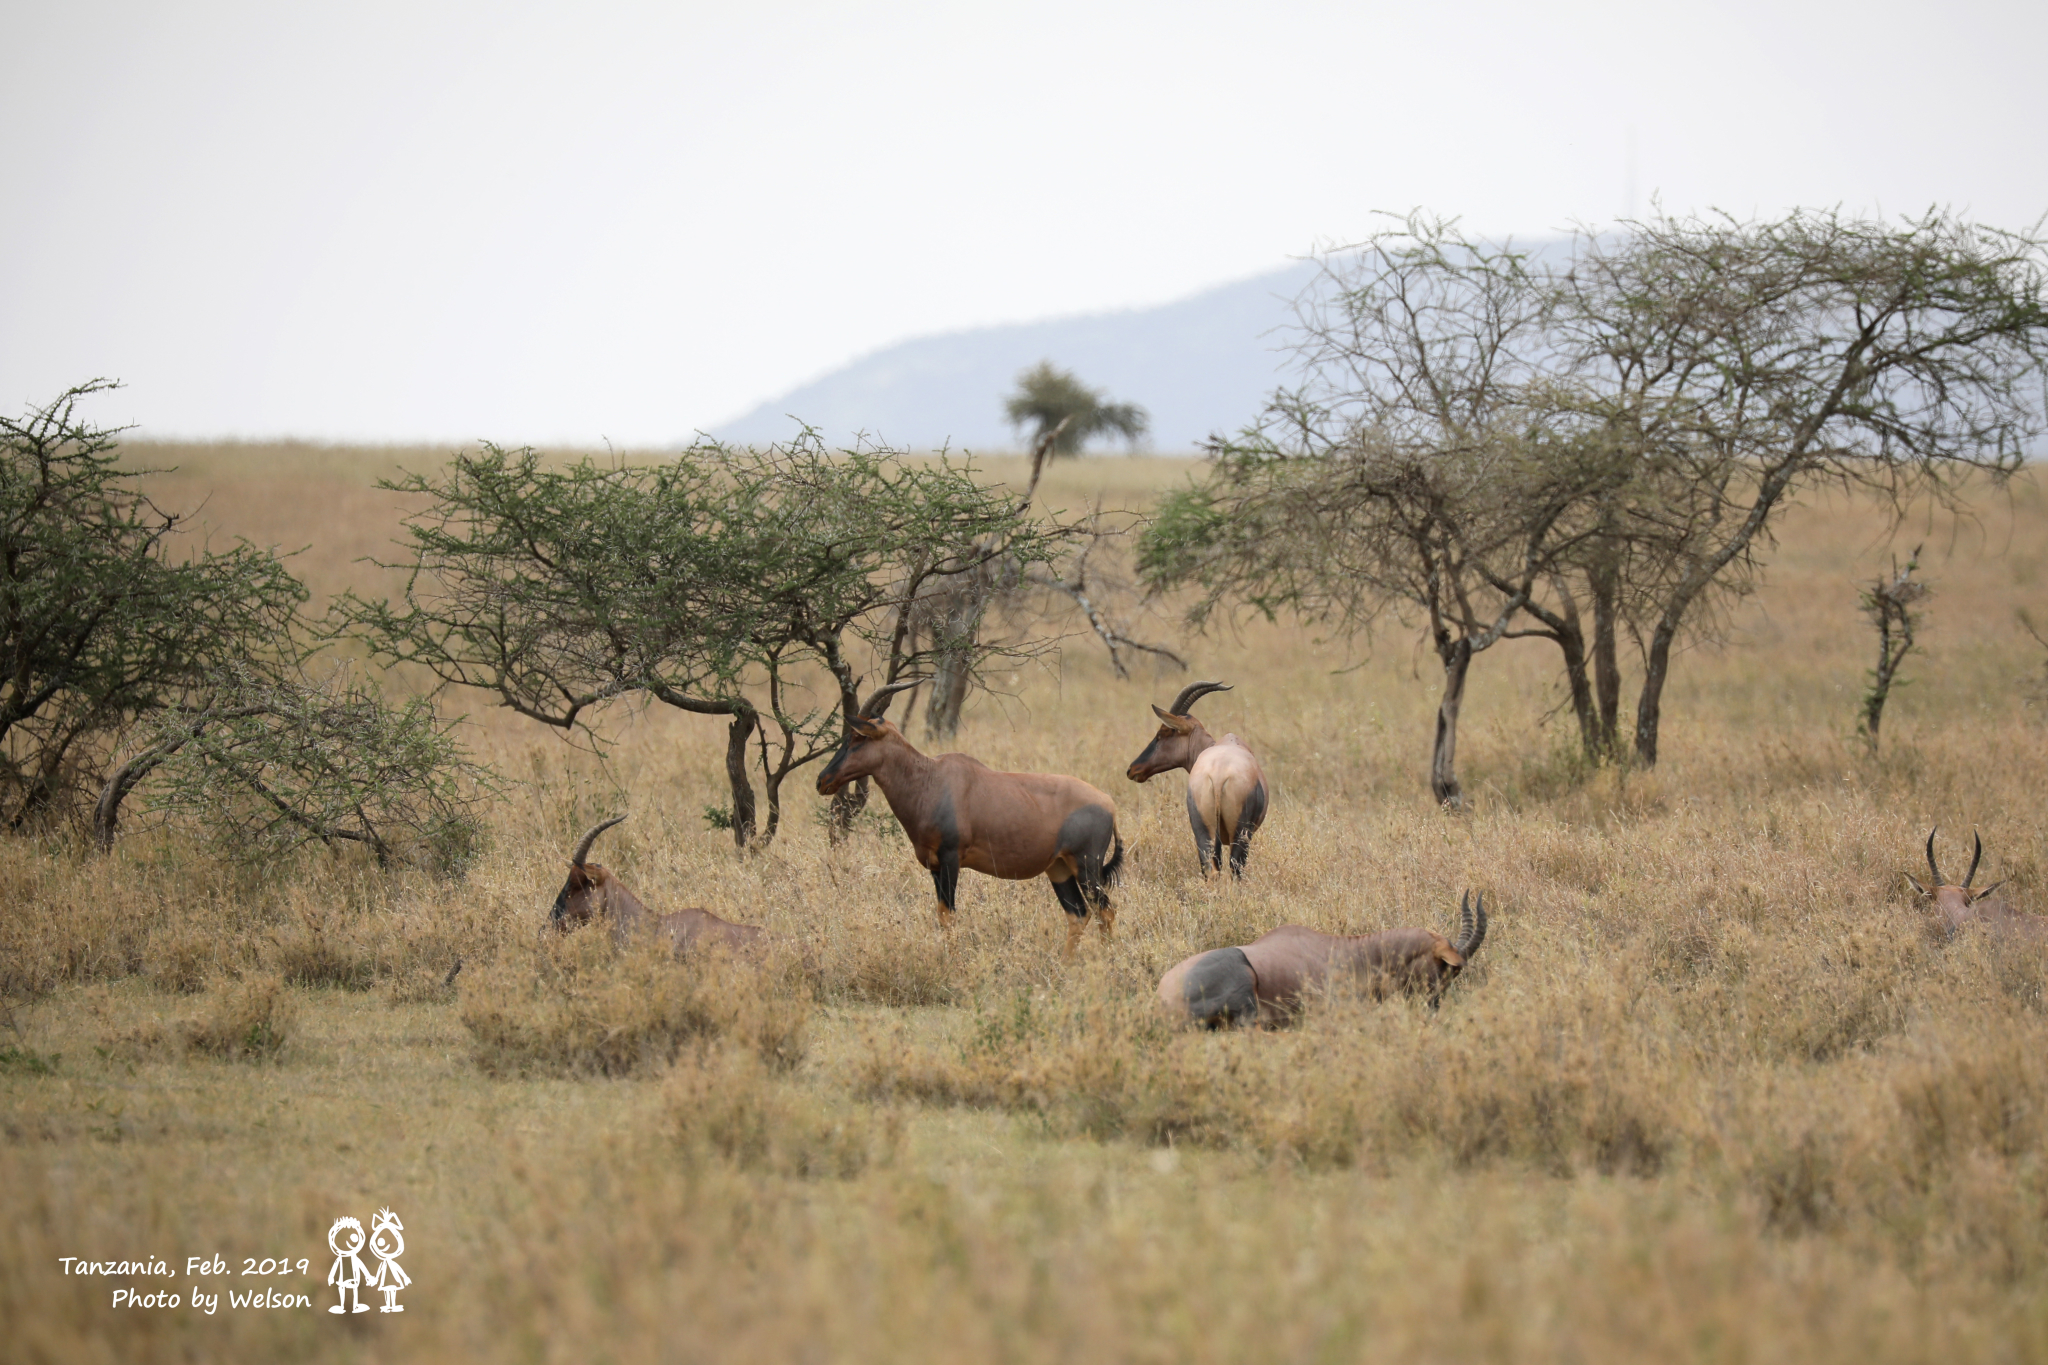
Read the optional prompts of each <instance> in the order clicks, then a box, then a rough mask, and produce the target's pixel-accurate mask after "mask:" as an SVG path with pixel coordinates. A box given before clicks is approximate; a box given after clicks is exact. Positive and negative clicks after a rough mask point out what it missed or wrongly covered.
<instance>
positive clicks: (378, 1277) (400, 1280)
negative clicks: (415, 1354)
mask: <svg viewBox="0 0 2048 1365" xmlns="http://www.w3.org/2000/svg"><path fill="white" fill-rule="evenodd" d="M370 1251H371V1254H373V1255H374V1256H376V1258H377V1262H378V1264H377V1273H376V1274H375V1275H372V1276H371V1277H370V1278H369V1279H368V1280H367V1281H365V1283H366V1284H369V1285H371V1286H373V1287H375V1288H377V1289H381V1290H383V1291H384V1306H383V1307H382V1308H379V1309H378V1310H377V1311H378V1312H380V1313H403V1312H404V1311H405V1305H404V1304H402V1303H400V1302H399V1301H398V1291H399V1290H401V1289H403V1288H405V1287H406V1286H407V1285H409V1284H411V1283H412V1277H411V1276H409V1275H407V1274H406V1273H405V1271H403V1270H401V1269H400V1268H399V1265H398V1258H399V1257H401V1256H403V1255H405V1224H403V1223H401V1222H399V1221H398V1215H397V1214H395V1213H393V1212H392V1211H391V1210H390V1209H379V1210H377V1216H376V1217H375V1218H372V1219H371V1220H370Z"/></svg>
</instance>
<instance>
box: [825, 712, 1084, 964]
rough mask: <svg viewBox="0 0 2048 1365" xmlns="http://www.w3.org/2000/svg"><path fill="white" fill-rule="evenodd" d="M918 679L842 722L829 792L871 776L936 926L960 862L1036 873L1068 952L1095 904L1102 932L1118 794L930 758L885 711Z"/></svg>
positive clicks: (1050, 776) (948, 920)
mask: <svg viewBox="0 0 2048 1365" xmlns="http://www.w3.org/2000/svg"><path fill="white" fill-rule="evenodd" d="M916 685H917V684H916V683H915V682H900V683H894V684H891V685H890V686H888V687H884V688H882V689H881V690H879V691H877V692H876V693H875V694H874V695H873V696H871V697H869V698H868V699H867V700H866V701H865V702H863V703H861V707H860V710H859V712H858V713H857V714H855V715H854V716H853V718H852V719H851V720H850V721H849V722H848V725H847V732H846V743H845V744H844V745H842V746H841V747H840V750H839V752H838V753H837V754H835V755H834V756H833V758H832V762H831V763H830V764H828V765H827V766H826V768H825V771H823V772H821V773H819V774H818V794H819V795H820V796H831V795H832V794H833V793H835V792H837V791H838V790H839V789H840V788H841V787H844V786H845V785H846V784H847V783H849V782H851V781H853V780H854V779H856V778H861V777H872V778H873V779H874V780H875V785H876V786H878V787H880V788H881V789H882V795H883V797H885V798H886V799H887V800H888V802H889V809H890V810H891V811H893V812H895V814H896V819H897V822H898V823H900V824H901V825H902V826H903V832H904V833H905V834H907V835H909V836H910V847H911V851H912V852H913V853H915V854H916V855H917V861H918V862H919V863H920V864H922V865H923V866H924V867H926V868H928V869H930V871H931V874H932V887H933V889H934V891H935V892H936V893H937V896H938V901H939V926H940V927H941V928H950V927H951V926H952V923H953V909H954V905H955V892H956V889H957V887H958V886H959V882H960V869H961V868H963V867H966V868H972V869H973V870H974V871H976V872H985V873H987V874H988V875H989V876H991V877H1003V878H1006V879H1007V880H1010V881H1028V880H1029V879H1030V878H1032V877H1036V876H1038V875H1039V874H1040V873H1041V872H1042V873H1044V874H1045V876H1046V878H1047V879H1048V880H1049V881H1051V882H1052V891H1053V894H1054V895H1055V896H1057V897H1059V902H1060V909H1062V910H1064V911H1066V912H1067V916H1068V918H1067V947H1066V952H1067V955H1068V956H1069V957H1071V956H1072V955H1073V952H1074V945H1075V944H1076V943H1077V942H1079V941H1080V937H1081V930H1082V928H1083V927H1084V926H1086V924H1087V923H1088V911H1089V910H1090V909H1091V908H1093V909H1094V911H1095V913H1096V917H1097V923H1098V924H1099V925H1100V927H1101V929H1102V936H1103V937H1104V938H1105V939H1106V938H1108V937H1109V936H1110V931H1111V930H1112V929H1113V928H1114V926H1115V924H1116V910H1115V909H1114V908H1113V907H1112V906H1111V905H1110V903H1109V893H1108V890H1107V886H1108V883H1109V881H1110V880H1111V879H1112V878H1114V877H1115V876H1116V872H1117V868H1118V866H1119V865H1121V864H1122V862H1123V857H1124V841H1123V838H1122V836H1120V835H1119V834H1118V833H1117V829H1116V803H1115V802H1113V801H1111V800H1110V799H1109V797H1108V796H1106V795H1104V794H1103V793H1102V792H1101V791H1099V790H1097V789H1096V788H1094V787H1091V786H1089V785H1088V784H1087V783H1086V782H1083V781H1082V780H1081V779H1080V778H1078V777H1065V776H1061V775H1060V774H1057V773H999V772H996V771H994V770H993V769H991V768H987V767H984V766H983V765H982V764H980V763H978V762H976V761H975V760H974V759H971V758H969V757H968V756H967V755H966V754H940V755H939V756H938V757H937V758H928V757H926V756H925V755H924V754H921V753H919V752H918V751H917V750H916V749H914V748H912V747H911V745H910V741H909V740H907V739H905V738H904V737H903V732H902V731H901V730H898V729H897V728H896V726H895V725H894V724H893V723H891V722H890V721H888V720H885V719H883V714H884V713H885V712H887V711H888V709H889V699H890V698H891V697H893V696H894V695H895V694H896V693H898V692H901V691H903V690H904V689H906V688H910V687H915V686H916Z"/></svg>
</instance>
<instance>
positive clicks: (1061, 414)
mask: <svg viewBox="0 0 2048 1365" xmlns="http://www.w3.org/2000/svg"><path fill="white" fill-rule="evenodd" d="M1003 411H1004V412H1005V413H1007V414H1008V415H1009V419H1010V425H1011V426H1013V427H1017V428H1019V429H1022V428H1026V427H1028V428H1030V439H1031V442H1032V444H1033V445H1036V444H1038V443H1039V442H1040V441H1042V440H1045V439H1046V438H1047V437H1048V436H1050V437H1051V439H1052V447H1051V448H1052V453H1053V454H1054V455H1078V454H1080V453H1081V447H1083V446H1085V445H1087V444H1088V442H1089V441H1091V440H1092V439H1094V438H1095V437H1097V436H1121V437H1122V438H1124V439H1125V440H1126V441H1130V442H1132V443H1133V444H1135V443H1136V442H1137V441H1139V440H1140V439H1142V438H1143V437H1144V435H1145V432H1146V430H1147V429H1148V428H1149V426H1150V418H1149V417H1148V416H1147V415H1146V412H1145V410H1144V409H1143V408H1141V407H1139V406H1138V405H1137V404H1135V403H1112V402H1110V401H1109V397H1108V395H1106V394H1104V393H1102V392H1100V391H1099V390H1096V389H1091V388H1089V387H1088V386H1087V385H1086V384H1083V383H1082V382H1081V381H1080V380H1079V379H1077V378H1075V377H1074V375H1073V374H1072V373H1071V372H1069V371H1067V370H1062V369H1059V368H1057V367H1056V366H1054V365H1053V363H1052V362H1051V361H1050V360H1041V361H1039V362H1038V363H1037V364H1036V365H1034V366H1032V367H1031V368H1030V369H1028V370H1026V371H1024V373H1022V374H1020V375H1018V376H1017V391H1016V392H1015V393H1013V394H1011V395H1010V396H1009V397H1008V398H1007V399H1005V400H1004V401H1003Z"/></svg>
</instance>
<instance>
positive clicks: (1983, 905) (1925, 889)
mask: <svg viewBox="0 0 2048 1365" xmlns="http://www.w3.org/2000/svg"><path fill="white" fill-rule="evenodd" d="M1940 829H1941V826H1939V825H1936V826H1935V827H1934V828H1933V829H1931V830H1928V831H1927V870H1928V872H1930V873H1931V874H1933V877H1934V882H1933V885H1931V886H1922V885H1920V883H1919V882H1917V881H1914V879H1913V874H1912V873H1910V872H1909V873H1907V874H1906V880H1907V881H1909V882H1912V883H1913V889H1914V890H1915V891H1917V892H1919V893H1920V897H1921V899H1922V900H1924V901H1925V902H1926V903H1927V908H1928V910H1930V911H1931V912H1933V915H1934V918H1935V921H1936V923H1938V924H1939V925H1940V926H1941V928H1942V931H1943V934H1944V936H1945V937H1948V938H1954V937H1955V936H1956V934H1957V933H1959V932H1960V931H1961V930H1962V928H1963V926H1964V925H1966V924H1975V925H1979V926H1981V927H1982V928H1984V929H1986V930H1988V931H1989V932H1991V933H1994V934H2001V935H2008V936H2011V935H2018V936H2022V937H2026V938H2032V939H2036V940H2043V941H2048V919H2043V918H2042V917H2041V916H2039V915H2027V914H2022V913H2021V912H2020V911H2018V910H2015V909H2013V908H2012V906H2010V905H2008V904H2007V903H2006V901H2005V898H2004V897H2002V896H1999V895H1996V894H1994V893H1995V892H1996V891H1997V890H1998V888H1999V887H2001V886H2004V885H2005V883H2004V882H2002V881H1997V882H1993V883H1992V884H1991V885H1989V886H1983V887H1978V888H1977V889H1975V890H1972V889H1971V887H1970V883H1971V882H1973V881H1975V880H1976V879H1977V864H1978V863H1980V862H1982V861H1983V859H1984V838H1983V836H1982V835H1976V836H1973V837H1974V838H1975V842H1976V846H1975V848H1974V849H1973V850H1972V851H1971V853H1970V870H1969V871H1968V872H1966V873H1964V874H1963V883H1962V885H1961V886H1957V885H1955V884H1954V883H1953V882H1947V881H1943V880H1942V876H1941V868H1940V867H1938V866H1937V865H1936V864H1935V861H1934V836H1935V834H1936V833H1937V832H1938V831H1939V830H1940Z"/></svg>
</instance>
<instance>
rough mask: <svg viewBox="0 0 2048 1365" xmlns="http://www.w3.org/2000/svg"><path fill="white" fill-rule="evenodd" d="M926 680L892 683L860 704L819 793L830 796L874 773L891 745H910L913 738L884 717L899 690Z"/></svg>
mask: <svg viewBox="0 0 2048 1365" xmlns="http://www.w3.org/2000/svg"><path fill="white" fill-rule="evenodd" d="M923 681H924V680H923V679H922V678H912V679H911V680H910V681H908V682H899V683H891V684H889V685H888V686H887V687H884V688H881V689H880V690H878V691H876V692H874V693H873V694H872V695H870V696H869V697H868V699H867V700H866V701H864V702H862V703H861V704H860V710H859V711H857V712H855V713H854V715H853V716H852V717H851V718H850V719H848V721H847V722H846V742H845V743H844V744H842V745H840V746H839V752H838V753H836V754H834V755H833V756H832V761H831V762H830V763H828V764H826V765H825V771H823V772H821V773H819V774H818V795H820V796H831V795H833V794H835V793H836V792H837V791H838V790H839V789H840V788H841V787H843V786H845V785H846V784H847V783H849V782H852V781H855V780H856V779H859V778H863V777H871V776H873V775H874V773H875V772H876V770H878V769H879V768H880V767H881V766H882V764H883V763H884V762H886V761H887V759H888V757H889V753H890V751H891V750H892V749H898V748H902V749H908V748H910V741H909V740H907V739H905V738H904V737H903V732H902V731H901V730H899V729H897V728H896V726H895V725H894V724H893V723H892V722H890V721H888V720H885V719H883V717H884V716H885V715H886V714H887V713H888V710H889V703H890V701H891V700H893V699H894V698H895V696H896V694H897V693H898V692H903V691H907V690H908V689H910V688H913V687H916V686H917V685H918V684H919V683H921V682H923Z"/></svg>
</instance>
